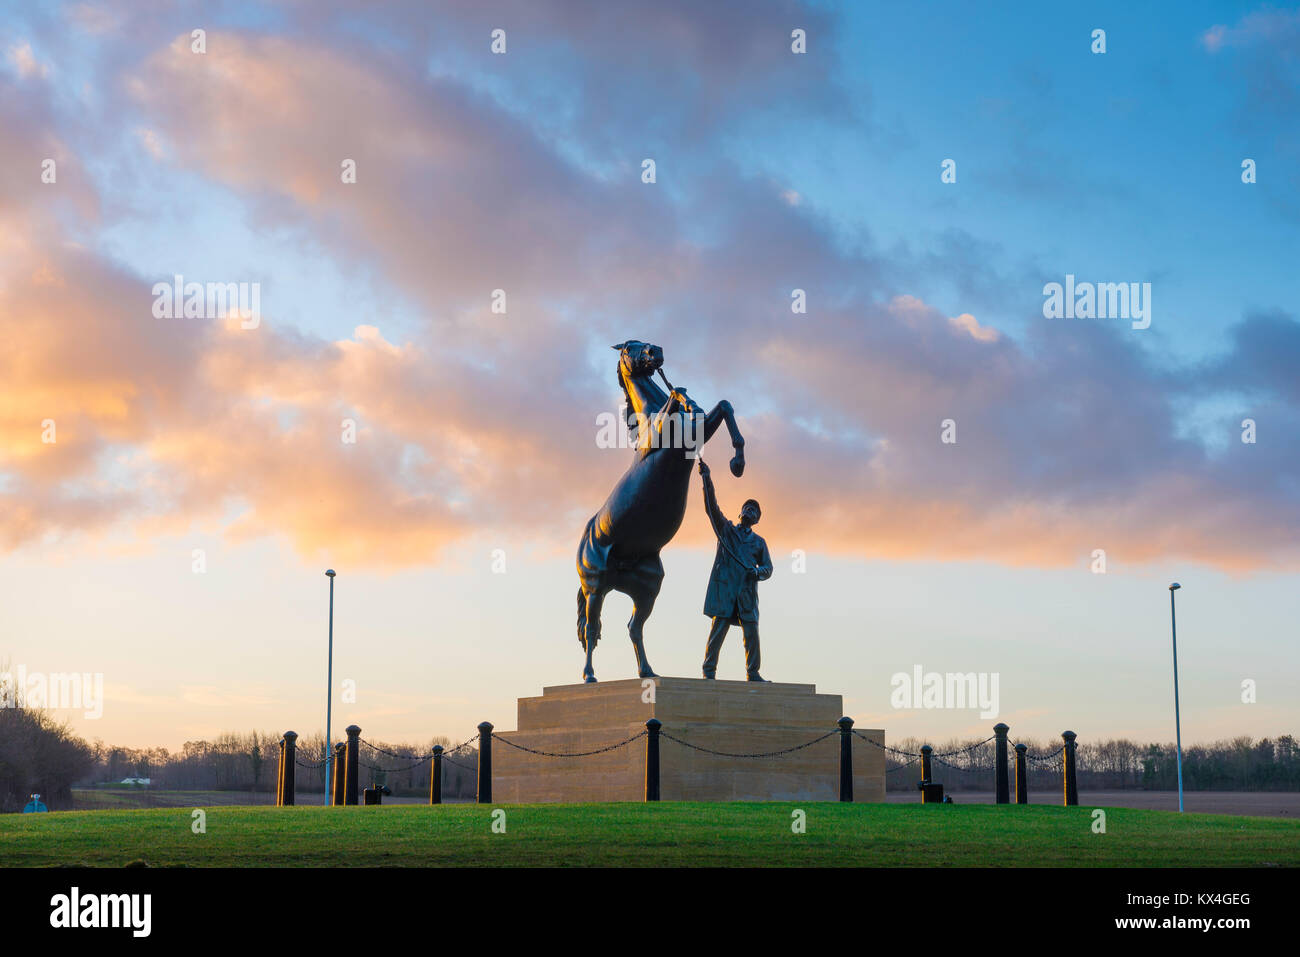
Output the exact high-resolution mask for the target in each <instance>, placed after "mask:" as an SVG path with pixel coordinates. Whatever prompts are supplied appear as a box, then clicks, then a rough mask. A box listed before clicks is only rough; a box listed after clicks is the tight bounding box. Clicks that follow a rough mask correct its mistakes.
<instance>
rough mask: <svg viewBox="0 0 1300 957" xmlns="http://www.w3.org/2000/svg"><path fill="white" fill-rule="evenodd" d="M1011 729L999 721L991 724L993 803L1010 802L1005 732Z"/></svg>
mask: <svg viewBox="0 0 1300 957" xmlns="http://www.w3.org/2000/svg"><path fill="white" fill-rule="evenodd" d="M1010 730H1011V729H1010V728H1009V727H1007V726H1006V725H1005V724H1003V723H1002V722H1001V721H999V722H998V723H997V724H995V725H994V726H993V734H994V736H995V737H996V740H995V741H994V742H993V749H994V759H993V767H994V779H993V787H994V790H995V791H996V792H997V795H996V797H995V798H994V803H995V804H1010V803H1011V787H1010V786H1009V784H1008V783H1007V732H1008V731H1010Z"/></svg>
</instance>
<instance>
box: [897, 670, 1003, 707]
mask: <svg viewBox="0 0 1300 957" xmlns="http://www.w3.org/2000/svg"><path fill="white" fill-rule="evenodd" d="M998 680H999V674H998V672H996V671H994V672H991V673H990V672H986V671H981V672H979V673H976V672H974V671H968V672H966V673H964V674H963V673H960V672H947V673H940V672H938V671H924V670H923V669H922V668H921V666H920V665H916V666H914V667H913V668H912V673H911V674H908V673H907V672H906V671H900V672H898V673H896V674H895V675H894V676H893V677H892V678H890V679H889V684H890V687H891V688H893V690H892V691H891V692H890V694H889V703H890V705H891V706H892V707H894V708H897V709H900V710H902V709H910V708H949V709H954V710H963V709H974V708H979V709H980V717H981V718H996V717H997V716H998Z"/></svg>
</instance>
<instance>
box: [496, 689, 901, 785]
mask: <svg viewBox="0 0 1300 957" xmlns="http://www.w3.org/2000/svg"><path fill="white" fill-rule="evenodd" d="M653 681H654V686H653V687H649V686H645V685H643V682H642V681H641V679H639V678H632V679H628V680H624V681H602V682H598V683H596V684H575V685H559V686H556V687H551V688H544V689H543V690H542V695H541V697H536V698H520V699H519V721H518V728H517V729H516V730H514V731H505V730H501V729H498V730H497V734H498V735H500V736H501V737H503V738H505V739H507V740H509V741H512V742H514V743H515V744H520V745H523V746H525V747H528V748H533V749H535V750H538V751H551V752H574V751H593V750H596V749H599V748H604V747H606V746H608V745H611V744H615V743H617V742H619V741H622V740H624V739H625V738H629V737H631V736H632V735H635V734H638V733H640V732H642V731H644V730H645V723H646V721H647V720H649V719H650V718H652V717H653V718H658V719H659V720H660V721H662V722H663V734H664V736H663V737H661V740H660V749H659V750H660V778H659V786H660V797H661V799H662V800H665V801H836V800H838V799H839V766H840V765H839V760H840V758H839V755H840V743H839V733H838V729H837V727H836V724H835V722H836V721H838V720H839V718H840V716H841V715H842V714H843V713H844V712H843V699H842V698H841V696H840V695H837V694H818V693H817V689H816V686H814V685H805V684H784V683H778V682H774V683H771V684H764V683H758V682H748V681H721V680H718V681H706V680H705V679H703V678H655V679H653ZM857 730H859V731H861V732H862V733H863V734H865V735H867V736H868V737H869V738H870V739H871V740H872V741H875V742H877V743H878V744H880V745H883V744H884V743H885V732H884V731H883V730H879V729H874V730H873V729H866V728H858V729H857ZM828 731H835V732H836V733H835V734H833V735H831V736H830V737H827V738H826V739H824V740H822V741H818V742H817V743H816V744H813V745H811V746H810V747H806V748H802V749H800V750H798V751H793V752H791V753H788V754H782V755H778V756H775V757H769V758H737V757H725V756H720V755H714V754H708V753H706V752H702V751H696V750H694V749H693V748H689V747H686V746H684V745H682V744H680V743H678V742H676V741H673V740H670V739H669V738H668V737H667V735H672V736H673V737H675V738H679V739H681V740H682V741H685V742H689V743H690V744H693V745H696V746H698V747H702V748H710V749H713V750H715V751H728V752H767V751H777V750H779V749H782V748H789V747H792V746H794V745H799V744H804V743H805V742H807V741H811V740H813V739H814V738H816V737H818V736H819V735H822V734H825V733H826V732H828ZM852 741H853V798H854V800H855V801H884V799H885V758H884V752H883V751H882V750H881V749H880V748H877V747H873V746H872V745H871V744H869V743H867V742H866V741H862V740H860V739H858V738H857V737H856V736H855V737H853V738H852ZM645 758H646V739H645V738H644V737H642V738H639V739H638V740H636V741H633V742H632V743H630V744H628V745H625V746H623V747H621V748H616V749H614V750H611V751H606V752H604V753H601V754H594V755H591V756H589V757H581V758H556V757H544V756H541V755H535V754H530V753H528V752H526V751H520V750H518V749H516V748H512V747H510V746H509V745H508V744H506V743H505V742H504V741H502V740H499V739H498V740H496V741H494V742H493V745H492V762H493V775H492V778H493V783H492V797H493V799H494V801H495V802H499V803H503V804H507V803H576V802H583V801H642V800H644V799H645Z"/></svg>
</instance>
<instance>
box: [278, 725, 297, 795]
mask: <svg viewBox="0 0 1300 957" xmlns="http://www.w3.org/2000/svg"><path fill="white" fill-rule="evenodd" d="M280 744H281V747H282V749H283V750H282V751H281V753H280V754H281V756H280V767H281V771H280V806H281V807H292V806H293V785H294V780H293V770H294V764H295V762H296V761H297V756H298V735H297V734H295V733H294V732H292V731H286V732H285V733H284V740H282V741H281V742H280Z"/></svg>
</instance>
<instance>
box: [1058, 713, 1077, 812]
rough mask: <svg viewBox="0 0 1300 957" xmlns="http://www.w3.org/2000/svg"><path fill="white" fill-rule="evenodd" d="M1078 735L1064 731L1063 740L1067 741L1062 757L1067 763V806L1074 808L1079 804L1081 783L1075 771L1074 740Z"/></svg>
mask: <svg viewBox="0 0 1300 957" xmlns="http://www.w3.org/2000/svg"><path fill="white" fill-rule="evenodd" d="M1077 737H1078V735H1077V734H1075V733H1074V732H1073V731H1063V732H1062V733H1061V738H1062V739H1063V740H1064V741H1065V750H1064V752H1063V753H1062V755H1061V757H1062V758H1064V763H1065V806H1066V807H1074V806H1075V805H1077V804H1078V803H1079V782H1078V779H1077V778H1076V777H1075V770H1074V748H1075V743H1074V739H1075V738H1077Z"/></svg>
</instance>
